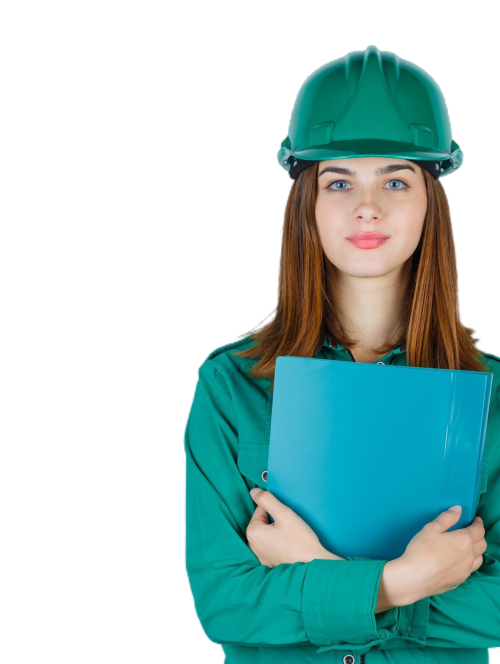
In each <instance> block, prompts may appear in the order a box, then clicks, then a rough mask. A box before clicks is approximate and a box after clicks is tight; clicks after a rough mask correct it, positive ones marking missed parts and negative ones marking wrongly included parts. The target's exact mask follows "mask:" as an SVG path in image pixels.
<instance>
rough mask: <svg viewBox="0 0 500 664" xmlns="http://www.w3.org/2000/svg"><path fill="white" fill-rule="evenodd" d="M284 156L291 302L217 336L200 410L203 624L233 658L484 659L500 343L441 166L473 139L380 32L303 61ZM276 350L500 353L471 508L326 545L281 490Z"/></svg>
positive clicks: (495, 631) (497, 560) (499, 596)
mask: <svg viewBox="0 0 500 664" xmlns="http://www.w3.org/2000/svg"><path fill="white" fill-rule="evenodd" d="M278 158H279V160H280V163H281V165H282V166H284V167H285V168H286V169H287V170H288V171H289V174H290V176H291V177H292V178H293V179H294V183H293V186H292V189H291V192H290V197H289V200H288V204H287V208H286V214H285V226H284V233H283V247H282V255H281V271H280V288H279V302H278V307H277V311H276V316H275V318H274V320H273V321H272V322H271V323H269V324H268V325H266V326H265V327H264V328H262V329H261V330H259V331H258V332H256V333H254V334H249V335H247V336H245V337H244V338H243V339H240V340H239V341H236V342H233V343H230V344H228V345H226V346H223V347H221V348H218V349H216V350H214V351H213V352H212V353H210V354H209V356H208V357H207V359H206V360H205V362H204V363H203V364H202V365H201V367H200V369H199V380H198V383H197V386H196V391H195V395H194V400H193V404H192V407H191V412H190V415H189V419H188V423H187V427H186V435H185V450H186V463H187V481H186V517H187V529H186V566H187V571H188V576H189V581H190V584H191V589H192V592H193V596H194V600H195V606H196V610H197V613H198V616H199V619H200V621H201V624H202V626H203V628H204V630H205V632H206V634H207V636H208V637H209V638H210V639H211V640H212V641H215V642H216V643H220V644H222V646H223V649H224V651H225V654H226V659H225V661H226V664H240V663H241V664H242V663H244V662H248V663H250V662H251V663H254V662H255V663H258V662H259V663H264V662H265V663H266V664H281V663H285V662H286V663H287V664H295V663H299V662H300V663H305V662H318V661H322V660H325V661H328V662H330V663H331V662H343V664H356V663H357V662H360V663H361V664H363V662H364V663H365V664H382V663H384V664H386V663H392V662H398V664H409V663H411V662H415V663H418V664H424V663H429V662H431V661H432V662H437V663H439V664H445V663H446V664H447V663H448V662H449V663H451V662H453V663H454V664H457V662H458V663H459V662H467V664H480V663H483V662H488V648H493V647H499V646H500V358H498V357H496V356H494V355H492V354H489V353H484V352H482V351H480V350H478V349H477V348H476V346H475V341H476V340H475V339H473V338H472V333H473V330H472V329H470V328H467V327H464V326H463V325H462V324H461V322H460V320H459V315H458V301H457V275H456V264H455V254H454V246H453V237H452V230H451V223H450V216H449V209H448V205H447V200H446V196H445V193H444V190H443V188H442V185H441V184H440V182H439V177H442V176H443V175H446V174H448V173H453V172H454V171H455V170H457V168H458V167H459V166H460V165H461V163H462V153H461V150H460V148H459V146H458V145H457V144H456V143H455V142H454V141H452V139H451V129H450V125H449V119H448V115H447V110H446V105H445V103H444V98H443V97H442V94H441V91H440V90H439V88H438V86H437V85H436V83H435V82H434V81H433V80H432V79H431V78H430V77H429V76H428V75H427V74H426V73H425V72H424V71H423V70H422V69H420V68H418V67H416V66H415V65H413V64H412V63H410V62H407V61H404V60H401V59H400V58H398V57H397V56H395V55H394V54H391V53H387V52H383V53H381V52H380V51H379V50H378V49H377V48H376V47H374V46H370V47H368V48H367V49H366V51H365V52H355V53H351V54H349V55H347V56H346V57H345V58H341V59H339V60H335V61H333V62H331V63H328V64H327V65H324V67H321V68H320V69H318V70H317V71H316V72H314V73H313V74H311V76H310V77H309V78H308V79H307V80H306V81H305V83H304V85H303V86H302V88H301V91H300V92H299V95H298V97H297V101H296V104H295V108H294V111H293V113H292V118H291V122H290V131H289V136H287V138H286V139H285V141H283V143H282V147H281V150H280V152H279V153H278ZM280 355H295V356H303V357H317V358H321V359H330V360H335V361H347V362H384V363H386V364H397V365H407V366H422V367H435V368H446V369H451V368H456V369H464V370H474V371H490V372H492V373H493V388H492V396H491V402H490V412H489V419H488V425H487V435H486V441H485V447H484V464H483V474H482V477H481V486H480V496H479V503H478V507H477V514H478V516H477V517H476V518H475V519H474V520H473V522H472V523H471V524H470V525H469V526H468V527H466V528H459V529H456V530H454V531H451V532H447V531H448V529H449V528H450V527H452V526H453V525H454V524H456V523H457V521H458V519H459V517H460V506H454V507H455V508H456V509H458V511H455V510H452V509H450V510H446V511H445V512H443V513H441V514H440V515H438V516H437V518H436V519H435V520H434V521H432V522H430V523H429V524H427V525H426V527H425V528H424V529H422V531H421V532H419V533H418V534H417V535H416V536H415V537H414V538H413V539H412V541H411V542H410V543H409V545H408V547H407V549H406V551H405V553H404V555H403V556H401V557H400V558H397V559H395V560H391V561H381V560H371V559H368V558H360V557H357V558H355V557H350V558H347V559H344V558H341V557H340V556H338V555H336V554H335V552H334V551H327V550H326V549H325V548H324V547H323V546H322V545H321V543H320V542H319V540H318V538H317V536H316V535H315V533H314V532H313V531H312V530H311V528H309V527H308V526H307V524H306V523H305V522H304V521H303V520H302V519H301V518H300V517H299V516H298V515H297V514H296V513H295V512H293V511H292V510H291V509H289V508H288V507H286V506H285V505H284V504H282V503H281V502H280V501H279V500H278V499H277V498H276V497H275V496H273V495H272V494H271V493H270V492H268V491H266V490H265V487H266V484H265V482H266V476H265V469H266V468H267V457H268V451H269V433H270V415H271V407H272V381H273V372H274V363H275V360H276V358H277V357H278V356H280ZM388 412H390V404H388ZM249 490H252V496H251V495H250V493H249ZM394 499H395V500H396V499H397V496H395V497H394ZM256 504H257V507H255V505H256ZM268 514H271V516H272V517H273V519H274V521H275V523H272V524H271V523H269V521H268ZM367 518H369V512H367ZM486 549H487V551H486ZM327 658H328V659H327Z"/></svg>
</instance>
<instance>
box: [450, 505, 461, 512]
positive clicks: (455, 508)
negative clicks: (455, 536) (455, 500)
mask: <svg viewBox="0 0 500 664" xmlns="http://www.w3.org/2000/svg"><path fill="white" fill-rule="evenodd" d="M461 509H462V506H461V505H453V507H450V510H453V511H454V512H460V510H461Z"/></svg>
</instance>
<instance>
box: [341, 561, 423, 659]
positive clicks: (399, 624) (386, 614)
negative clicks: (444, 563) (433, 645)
mask: <svg viewBox="0 0 500 664" xmlns="http://www.w3.org/2000/svg"><path fill="white" fill-rule="evenodd" d="M346 560H356V561H360V560H371V559H370V558H364V557H362V556H347V557H346ZM430 601H431V598H430V597H425V598H424V599H421V600H418V601H417V602H414V603H413V604H406V605H404V606H396V607H393V608H392V609H387V611H381V612H379V613H377V614H375V622H376V626H377V630H382V629H389V630H390V631H391V632H392V633H393V636H392V637H391V639H390V641H388V642H387V643H384V645H383V646H382V649H383V650H391V649H393V648H401V647H403V648H422V647H424V646H425V645H426V643H427V627H428V625H429V610H430ZM402 642H404V644H402Z"/></svg>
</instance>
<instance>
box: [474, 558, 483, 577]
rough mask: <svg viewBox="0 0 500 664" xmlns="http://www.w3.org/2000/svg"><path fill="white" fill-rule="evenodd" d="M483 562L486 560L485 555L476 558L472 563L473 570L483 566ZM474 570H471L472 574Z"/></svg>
mask: <svg viewBox="0 0 500 664" xmlns="http://www.w3.org/2000/svg"><path fill="white" fill-rule="evenodd" d="M483 562H484V560H483V556H478V557H477V558H476V559H475V561H474V562H473V563H472V572H475V571H476V570H477V569H479V568H480V567H481V565H482V564H483ZM472 572H471V574H472Z"/></svg>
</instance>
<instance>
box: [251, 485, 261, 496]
mask: <svg viewBox="0 0 500 664" xmlns="http://www.w3.org/2000/svg"><path fill="white" fill-rule="evenodd" d="M261 490H262V489H259V488H258V487H254V488H253V489H250V495H251V496H252V498H253V497H254V496H255V494H256V493H258V492H259V491H261Z"/></svg>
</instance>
